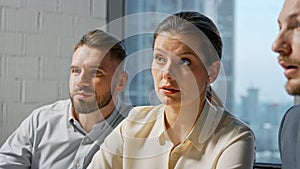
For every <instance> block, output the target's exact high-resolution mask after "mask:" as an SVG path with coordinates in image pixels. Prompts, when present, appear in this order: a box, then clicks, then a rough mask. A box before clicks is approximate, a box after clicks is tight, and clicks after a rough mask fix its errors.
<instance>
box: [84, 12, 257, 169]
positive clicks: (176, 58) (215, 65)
mask: <svg viewBox="0 0 300 169" xmlns="http://www.w3.org/2000/svg"><path fill="white" fill-rule="evenodd" d="M221 55H222V41H221V38H220V35H219V32H218V30H217V28H216V26H215V25H214V23H213V22H212V21H211V20H210V19H209V18H207V17H206V16H204V15H201V14H199V13H197V12H179V13H176V14H174V15H171V16H169V17H167V18H166V19H165V20H164V21H163V22H162V23H161V24H160V25H159V26H158V28H157V29H156V31H155V34H154V42H153V62H152V75H153V79H154V86H155V91H156V94H157V96H158V98H159V100H160V101H161V102H162V104H161V105H158V106H143V107H136V108H135V109H133V110H132V111H131V112H130V113H129V116H128V118H127V119H126V120H124V121H123V122H121V124H120V125H119V126H118V127H117V128H116V130H115V132H113V133H111V135H110V136H108V137H107V139H106V140H105V142H104V143H103V144H102V146H101V149H100V150H99V151H98V152H97V154H96V155H95V156H94V158H93V160H92V163H91V164H90V166H89V168H93V169H96V168H99V169H100V168H101V169H102V168H125V169H135V168H143V169H147V168H149V169H150V168H151V169H154V168H155V169H156V168H159V169H160V168H176V169H179V168H180V169H181V168H182V169H183V168H184V169H185V168H189V169H192V168H197V169H199V168H202V169H229V168H240V169H252V168H253V163H254V153H255V145H254V134H253V132H252V131H251V130H250V129H249V128H248V127H247V126H246V125H245V124H244V123H242V122H240V121H239V120H238V119H236V118H235V117H234V116H232V115H231V114H230V113H229V112H227V111H226V110H224V108H223V106H222V103H221V101H220V99H219V98H218V97H217V95H216V94H215V93H214V92H213V91H212V89H211V87H210V83H212V82H214V81H215V80H216V78H217V76H218V73H219V69H220V59H221Z"/></svg>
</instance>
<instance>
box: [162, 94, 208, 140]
mask: <svg viewBox="0 0 300 169" xmlns="http://www.w3.org/2000/svg"><path fill="white" fill-rule="evenodd" d="M201 100H202V101H199V100H198V101H199V103H195V102H193V103H189V104H186V105H181V106H180V107H172V106H166V108H165V125H166V128H167V132H168V135H169V138H170V139H171V141H172V142H173V143H174V145H177V144H179V143H180V142H181V141H182V140H183V139H184V138H185V137H186V136H187V135H188V133H189V132H190V131H191V129H192V128H193V127H194V125H195V122H196V120H197V119H198V117H199V116H200V115H201V112H202V110H203V107H204V103H205V100H203V99H201Z"/></svg>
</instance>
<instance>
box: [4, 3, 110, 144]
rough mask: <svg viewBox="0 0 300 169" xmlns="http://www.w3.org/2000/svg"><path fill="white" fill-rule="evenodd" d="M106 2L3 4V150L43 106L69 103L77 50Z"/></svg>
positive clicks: (100, 17) (99, 20)
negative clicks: (27, 120)
mask: <svg viewBox="0 0 300 169" xmlns="http://www.w3.org/2000/svg"><path fill="white" fill-rule="evenodd" d="M106 5H107V1H106V0H46V1H42V0H0V146H1V145H2V144H3V142H4V141H5V140H6V138H7V137H8V136H9V135H10V134H11V132H12V131H14V130H15V129H16V127H17V126H18V125H19V124H20V122H21V121H22V120H23V119H24V118H25V117H26V116H28V114H30V113H31V112H32V110H33V109H34V108H37V107H38V106H40V105H44V104H48V103H52V102H53V101H55V100H59V99H65V98H68V95H69V89H68V78H69V66H70V63H71V57H72V54H73V46H74V45H75V43H76V42H77V41H78V40H79V38H80V37H81V36H82V35H83V34H84V33H86V32H87V31H89V30H91V29H93V28H96V27H102V26H103V25H104V24H105V23H106V20H107V16H106V13H107V11H106V9H107V7H106Z"/></svg>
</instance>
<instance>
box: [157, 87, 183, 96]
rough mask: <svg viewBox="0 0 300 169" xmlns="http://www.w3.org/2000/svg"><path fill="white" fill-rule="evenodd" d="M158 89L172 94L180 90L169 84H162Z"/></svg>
mask: <svg viewBox="0 0 300 169" xmlns="http://www.w3.org/2000/svg"><path fill="white" fill-rule="evenodd" d="M160 89H161V90H162V92H163V93H164V94H174V93H178V92H180V90H178V89H177V88H175V87H171V86H162V87H161V88H160Z"/></svg>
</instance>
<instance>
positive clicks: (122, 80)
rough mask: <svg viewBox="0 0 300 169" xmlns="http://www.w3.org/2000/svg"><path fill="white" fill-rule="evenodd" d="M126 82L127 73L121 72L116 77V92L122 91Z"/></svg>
mask: <svg viewBox="0 0 300 169" xmlns="http://www.w3.org/2000/svg"><path fill="white" fill-rule="evenodd" d="M127 80H128V73H127V72H126V71H123V72H121V73H120V74H119V76H118V83H117V85H116V90H117V91H118V92H121V91H123V90H124V89H125V88H126V85H127Z"/></svg>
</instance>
